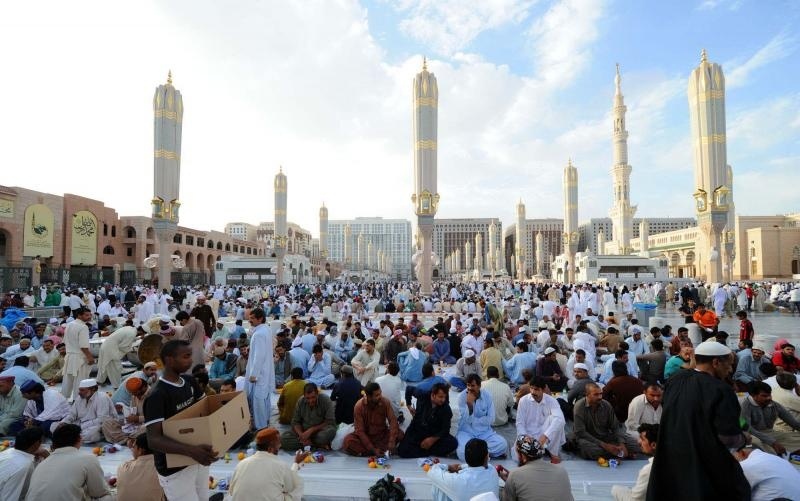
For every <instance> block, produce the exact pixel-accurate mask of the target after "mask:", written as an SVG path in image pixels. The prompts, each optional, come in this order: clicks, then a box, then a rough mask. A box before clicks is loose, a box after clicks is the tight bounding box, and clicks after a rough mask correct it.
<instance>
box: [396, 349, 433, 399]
mask: <svg viewBox="0 0 800 501" xmlns="http://www.w3.org/2000/svg"><path fill="white" fill-rule="evenodd" d="M427 361H428V354H427V353H425V352H424V351H422V345H421V343H417V344H415V345H414V346H412V347H411V348H409V349H408V351H404V352H402V353H400V354H398V355H397V365H398V366H400V379H402V380H403V381H404V382H405V383H406V391H408V387H409V386H411V387H414V386H416V385H417V383H419V382H420V381H422V378H423V376H422V366H423V365H425V362H427Z"/></svg>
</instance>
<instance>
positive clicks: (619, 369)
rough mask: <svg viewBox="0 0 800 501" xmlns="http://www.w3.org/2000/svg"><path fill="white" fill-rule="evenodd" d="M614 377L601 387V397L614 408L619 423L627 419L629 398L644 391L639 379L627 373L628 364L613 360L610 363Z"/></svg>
mask: <svg viewBox="0 0 800 501" xmlns="http://www.w3.org/2000/svg"><path fill="white" fill-rule="evenodd" d="M611 370H612V371H613V372H614V377H613V378H611V381H609V382H608V384H607V385H605V386H604V387H603V399H604V400H606V401H607V402H608V403H610V404H611V407H613V408H614V414H616V415H617V419H618V420H619V422H620V423H624V422H625V420H626V419H628V406H629V405H630V403H631V400H633V399H634V398H636V397H638V396H639V395H641V394H642V391H644V385H643V384H642V381H641V379H639V378H636V377H633V376H629V375H628V366H627V365H625V364H623V363H622V362H620V361H618V360H615V361H614V362H613V363H612V364H611Z"/></svg>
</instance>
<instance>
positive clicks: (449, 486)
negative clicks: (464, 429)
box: [428, 382, 500, 501]
mask: <svg viewBox="0 0 800 501" xmlns="http://www.w3.org/2000/svg"><path fill="white" fill-rule="evenodd" d="M467 384H469V382H468V383H467ZM467 390H468V391H469V388H467ZM463 450H464V456H465V458H466V461H465V462H466V464H465V465H463V464H451V465H445V464H443V463H439V464H435V465H433V467H432V468H431V469H430V470H428V479H430V481H431V484H432V497H433V500H434V501H449V500H453V501H461V500H467V499H473V498H474V497H475V496H477V495H479V494H485V493H493V494H494V496H495V497H494V499H498V498H497V496H498V494H499V493H500V492H499V491H500V486H499V483H500V482H499V477H498V476H497V470H495V469H494V468H492V467H490V466H489V455H490V454H489V448H488V447H487V444H486V441H484V440H481V439H479V438H472V439H470V440H469V442H467V443H466V444H464V447H463Z"/></svg>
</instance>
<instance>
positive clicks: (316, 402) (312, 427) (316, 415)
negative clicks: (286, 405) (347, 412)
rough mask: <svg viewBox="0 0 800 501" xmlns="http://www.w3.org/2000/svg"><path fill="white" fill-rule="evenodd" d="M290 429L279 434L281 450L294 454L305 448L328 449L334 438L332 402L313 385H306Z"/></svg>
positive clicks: (334, 424) (334, 427) (334, 425)
mask: <svg viewBox="0 0 800 501" xmlns="http://www.w3.org/2000/svg"><path fill="white" fill-rule="evenodd" d="M291 424H292V428H291V429H290V430H287V431H285V432H283V433H282V434H281V448H282V449H284V450H286V451H289V452H295V451H297V450H299V449H302V448H303V447H305V446H314V447H317V448H320V449H330V448H331V442H332V441H333V437H335V436H336V420H335V418H334V410H333V402H331V399H330V398H329V397H328V396H327V395H324V394H320V392H319V388H317V385H316V384H314V383H306V385H305V387H304V388H303V396H302V397H300V400H298V401H297V407H295V411H294V416H292V423H291Z"/></svg>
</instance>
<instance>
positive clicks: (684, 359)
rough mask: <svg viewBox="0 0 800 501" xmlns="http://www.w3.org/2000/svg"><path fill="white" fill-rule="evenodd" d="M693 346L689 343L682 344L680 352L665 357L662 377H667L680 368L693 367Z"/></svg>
mask: <svg viewBox="0 0 800 501" xmlns="http://www.w3.org/2000/svg"><path fill="white" fill-rule="evenodd" d="M693 355H694V348H693V347H692V345H691V344H686V343H685V344H682V345H681V352H680V353H678V354H677V355H675V356H673V357H670V358H669V359H667V363H666V365H665V366H664V379H669V378H670V377H672V375H673V374H675V373H676V372H678V371H679V370H681V369H693V368H694V356H693Z"/></svg>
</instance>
